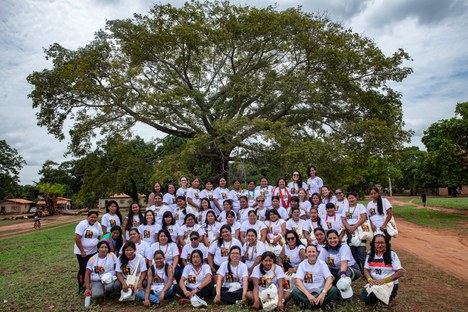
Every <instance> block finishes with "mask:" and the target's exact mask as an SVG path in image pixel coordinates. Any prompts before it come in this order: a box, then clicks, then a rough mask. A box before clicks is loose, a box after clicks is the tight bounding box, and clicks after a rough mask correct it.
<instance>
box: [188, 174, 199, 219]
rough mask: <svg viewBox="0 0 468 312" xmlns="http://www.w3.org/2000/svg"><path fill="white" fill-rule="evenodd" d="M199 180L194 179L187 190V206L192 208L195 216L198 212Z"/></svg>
mask: <svg viewBox="0 0 468 312" xmlns="http://www.w3.org/2000/svg"><path fill="white" fill-rule="evenodd" d="M200 182H201V180H200V178H198V177H194V178H193V179H192V182H191V187H190V188H189V189H188V190H187V204H188V205H189V206H192V208H193V210H194V211H195V215H196V216H197V215H198V211H199V210H200V199H201V197H200V190H199V189H198V187H199V186H200Z"/></svg>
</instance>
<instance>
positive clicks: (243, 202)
mask: <svg viewBox="0 0 468 312" xmlns="http://www.w3.org/2000/svg"><path fill="white" fill-rule="evenodd" d="M250 211H255V209H254V208H252V207H251V206H249V202H248V200H247V196H245V195H242V196H241V197H240V198H239V211H238V212H237V221H238V222H239V223H240V224H242V223H244V222H245V221H247V220H248V219H249V212H250Z"/></svg>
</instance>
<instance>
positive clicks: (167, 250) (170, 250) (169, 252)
mask: <svg viewBox="0 0 468 312" xmlns="http://www.w3.org/2000/svg"><path fill="white" fill-rule="evenodd" d="M156 250H161V251H162V252H164V259H165V260H166V263H167V264H169V265H172V264H173V263H174V257H175V256H178V255H179V248H177V245H176V244H175V243H169V244H166V245H165V246H161V245H160V244H159V243H158V242H156V243H154V244H153V245H151V254H152V255H153V256H154V253H155V252H156ZM153 256H151V258H148V260H152V259H153Z"/></svg>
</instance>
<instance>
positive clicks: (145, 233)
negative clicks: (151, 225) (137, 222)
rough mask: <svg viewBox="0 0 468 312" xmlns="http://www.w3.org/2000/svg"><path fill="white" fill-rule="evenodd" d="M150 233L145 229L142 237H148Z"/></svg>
mask: <svg viewBox="0 0 468 312" xmlns="http://www.w3.org/2000/svg"><path fill="white" fill-rule="evenodd" d="M150 235H151V232H150V230H145V231H144V232H143V237H144V238H150Z"/></svg>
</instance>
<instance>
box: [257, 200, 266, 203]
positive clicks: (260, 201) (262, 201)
mask: <svg viewBox="0 0 468 312" xmlns="http://www.w3.org/2000/svg"><path fill="white" fill-rule="evenodd" d="M264 202H265V201H264V200H257V203H264Z"/></svg>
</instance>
